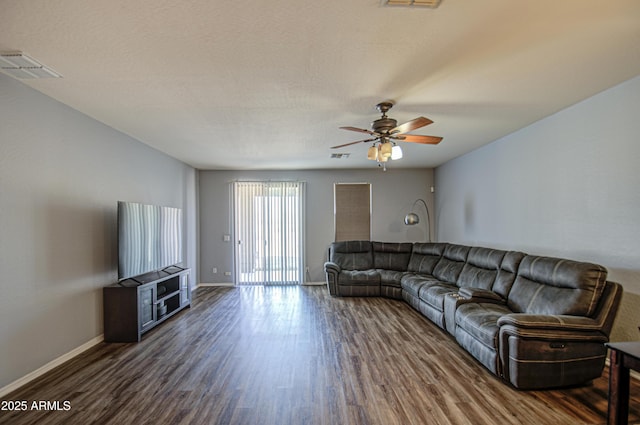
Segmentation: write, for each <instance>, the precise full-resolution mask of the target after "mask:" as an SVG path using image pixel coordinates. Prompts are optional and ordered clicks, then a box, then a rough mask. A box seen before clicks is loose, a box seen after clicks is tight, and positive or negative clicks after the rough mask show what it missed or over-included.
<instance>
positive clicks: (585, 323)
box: [498, 313, 602, 332]
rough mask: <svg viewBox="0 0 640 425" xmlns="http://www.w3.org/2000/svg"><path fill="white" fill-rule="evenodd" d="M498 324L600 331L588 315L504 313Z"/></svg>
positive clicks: (547, 329) (599, 325)
mask: <svg viewBox="0 0 640 425" xmlns="http://www.w3.org/2000/svg"><path fill="white" fill-rule="evenodd" d="M498 326H499V327H502V326H513V327H515V328H520V329H530V330H531V329H539V330H540V331H544V332H549V331H570V332H575V331H580V332H592V331H598V332H601V331H602V324H601V323H599V322H597V321H596V320H594V319H591V318H590V317H582V316H569V315H551V314H526V313H513V314H506V315H504V316H502V317H500V318H499V319H498Z"/></svg>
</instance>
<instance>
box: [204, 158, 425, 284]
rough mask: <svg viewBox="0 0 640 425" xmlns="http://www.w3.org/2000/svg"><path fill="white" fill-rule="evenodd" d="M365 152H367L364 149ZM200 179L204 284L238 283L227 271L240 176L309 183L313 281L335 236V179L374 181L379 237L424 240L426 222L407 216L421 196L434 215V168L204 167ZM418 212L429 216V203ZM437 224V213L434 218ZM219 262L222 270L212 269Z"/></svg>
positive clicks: (309, 253) (308, 246)
mask: <svg viewBox="0 0 640 425" xmlns="http://www.w3.org/2000/svg"><path fill="white" fill-rule="evenodd" d="M363 155H364V152H363ZM199 177H200V182H199V187H200V195H199V201H200V234H201V240H200V278H201V282H203V283H228V282H233V276H231V277H227V276H224V275H223V273H224V272H225V271H229V272H233V243H229V242H224V241H223V235H225V234H230V233H231V219H230V205H229V183H230V182H231V181H234V180H252V179H253V180H280V179H281V180H301V181H306V182H307V191H306V192H307V203H306V214H307V220H306V222H307V227H306V239H307V243H306V257H307V262H306V264H307V266H308V267H309V276H308V277H307V281H308V282H322V281H324V280H325V277H324V268H323V265H324V262H325V261H326V252H327V247H328V246H329V244H330V243H331V242H332V241H333V237H334V223H333V185H334V183H354V182H359V183H371V187H372V189H371V191H372V195H371V202H372V209H373V214H372V217H371V218H372V228H373V229H372V233H371V237H372V239H373V240H380V241H388V242H402V241H424V240H426V237H427V232H426V225H423V224H422V223H420V224H419V225H417V226H412V227H407V226H405V225H404V222H403V220H404V216H405V215H406V214H407V213H408V212H409V210H410V209H411V207H412V204H413V202H414V201H415V200H416V199H417V198H423V199H425V201H426V202H427V203H428V204H429V207H430V211H431V212H432V214H433V197H432V195H431V193H430V192H429V187H430V186H431V185H432V183H433V170H431V169H409V170H401V169H394V168H393V167H392V166H389V168H388V169H387V171H386V172H383V171H382V170H381V169H379V168H378V167H376V166H375V164H372V168H371V169H370V170H369V169H366V170H365V169H363V170H307V171H201V172H199ZM417 212H418V213H420V215H421V217H422V218H424V215H423V214H424V207H418V208H417ZM431 225H432V228H433V217H432V223H431ZM213 267H216V268H217V269H218V273H217V274H213V273H212V271H211V269H212V268H213Z"/></svg>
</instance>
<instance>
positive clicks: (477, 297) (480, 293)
mask: <svg viewBox="0 0 640 425" xmlns="http://www.w3.org/2000/svg"><path fill="white" fill-rule="evenodd" d="M458 295H459V296H460V297H461V298H464V299H469V300H471V301H472V302H490V303H504V302H505V301H504V298H502V297H501V296H500V295H498V294H496V293H495V292H493V291H490V290H488V289H482V288H471V287H465V288H460V289H459V290H458Z"/></svg>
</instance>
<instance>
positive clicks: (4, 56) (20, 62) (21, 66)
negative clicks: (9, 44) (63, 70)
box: [0, 52, 62, 78]
mask: <svg viewBox="0 0 640 425" xmlns="http://www.w3.org/2000/svg"><path fill="white" fill-rule="evenodd" d="M0 69H2V71H4V72H5V73H7V74H9V75H11V76H12V77H15V78H62V75H60V74H58V73H57V72H55V71H54V70H52V69H51V68H48V67H46V66H44V65H43V64H41V63H40V62H38V61H37V60H35V59H33V58H31V57H29V56H27V55H25V54H24V53H20V52H10V53H0Z"/></svg>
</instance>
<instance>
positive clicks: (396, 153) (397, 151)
mask: <svg viewBox="0 0 640 425" xmlns="http://www.w3.org/2000/svg"><path fill="white" fill-rule="evenodd" d="M400 158H402V148H401V147H400V146H398V145H395V146H394V147H392V148H391V159H393V160H396V159H400Z"/></svg>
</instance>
